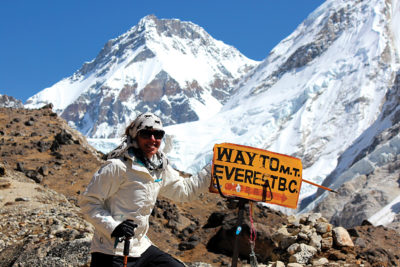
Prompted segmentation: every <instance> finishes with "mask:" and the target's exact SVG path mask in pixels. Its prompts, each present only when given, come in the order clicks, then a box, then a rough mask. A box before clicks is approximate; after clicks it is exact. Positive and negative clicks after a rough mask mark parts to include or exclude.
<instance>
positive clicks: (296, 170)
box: [293, 168, 300, 177]
mask: <svg viewBox="0 0 400 267" xmlns="http://www.w3.org/2000/svg"><path fill="white" fill-rule="evenodd" d="M293 170H294V176H295V177H300V174H299V175H298V176H297V173H298V172H299V171H300V170H299V169H297V168H293Z"/></svg>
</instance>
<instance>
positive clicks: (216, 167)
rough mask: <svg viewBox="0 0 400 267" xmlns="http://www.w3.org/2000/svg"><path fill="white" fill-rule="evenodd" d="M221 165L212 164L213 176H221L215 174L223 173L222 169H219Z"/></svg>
mask: <svg viewBox="0 0 400 267" xmlns="http://www.w3.org/2000/svg"><path fill="white" fill-rule="evenodd" d="M223 167H224V166H222V165H218V164H214V177H215V178H218V179H221V178H222V176H219V175H217V174H219V173H224V172H223V171H222V170H219V169H220V168H223Z"/></svg>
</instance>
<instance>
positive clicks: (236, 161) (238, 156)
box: [234, 150, 246, 165]
mask: <svg viewBox="0 0 400 267" xmlns="http://www.w3.org/2000/svg"><path fill="white" fill-rule="evenodd" d="M239 161H240V162H241V163H239V164H242V165H246V162H245V161H244V157H243V154H242V151H240V150H237V153H236V158H235V161H234V163H238V162H239Z"/></svg>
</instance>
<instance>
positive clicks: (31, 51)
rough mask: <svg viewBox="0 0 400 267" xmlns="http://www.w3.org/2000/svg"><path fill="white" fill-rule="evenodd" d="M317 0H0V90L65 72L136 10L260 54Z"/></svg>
mask: <svg viewBox="0 0 400 267" xmlns="http://www.w3.org/2000/svg"><path fill="white" fill-rule="evenodd" d="M323 2H324V0H212V1H211V0H168V1H167V0H152V1H147V0H140V1H137V0H116V1H106V0H96V1H89V0H64V1H62V0H35V1H31V0H1V2H0V36H1V42H0V94H7V95H10V96H14V97H16V98H18V99H20V100H22V101H23V102H25V101H26V100H27V99H28V98H29V97H31V96H32V95H34V94H36V93H38V92H39V91H41V90H43V89H44V88H46V87H49V86H51V85H53V84H54V83H56V82H58V81H59V80H61V79H63V78H65V77H68V76H70V75H72V74H73V73H74V72H75V71H76V70H78V69H79V68H80V67H81V66H82V64H83V63H84V62H86V61H90V60H92V59H93V58H95V57H96V55H97V53H98V52H100V49H101V48H102V47H103V46H104V44H105V43H106V42H107V41H108V40H109V39H113V38H115V37H117V36H119V35H121V34H123V33H124V32H126V31H127V30H129V29H130V28H131V27H133V26H135V25H136V24H137V23H138V22H139V20H140V19H141V18H143V17H144V16H146V15H149V14H154V15H156V16H157V17H158V18H177V19H180V20H183V21H192V22H193V23H195V24H197V25H199V26H201V27H203V28H204V29H205V30H206V31H207V32H208V33H209V34H210V35H211V36H213V37H214V38H215V39H217V40H221V41H223V42H224V43H226V44H229V45H232V46H234V47H236V48H237V49H238V50H239V51H240V52H242V53H243V54H244V55H245V56H247V57H249V58H251V59H254V60H263V59H265V58H266V57H267V55H268V53H269V52H270V51H271V49H272V48H273V47H274V46H275V45H277V44H278V43H279V42H280V41H281V40H282V39H283V38H285V37H287V36H288V35H289V34H290V33H292V32H293V31H294V30H295V29H296V27H297V26H298V25H299V24H300V23H301V22H302V21H303V20H304V19H306V18H307V16H308V15H309V14H310V13H311V12H312V11H314V10H315V9H316V8H317V7H318V6H320V5H321V4H322V3H323Z"/></svg>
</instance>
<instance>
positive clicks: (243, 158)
mask: <svg viewBox="0 0 400 267" xmlns="http://www.w3.org/2000/svg"><path fill="white" fill-rule="evenodd" d="M302 169H303V167H302V164H301V160H300V159H298V158H294V157H291V156H287V155H283V154H279V153H274V152H270V151H267V150H262V149H258V148H254V147H248V146H242V145H235V144H230V143H222V144H216V145H215V146H214V156H213V166H212V181H211V185H210V192H213V193H218V184H219V186H220V189H221V192H222V193H223V194H224V195H225V196H234V197H239V198H245V199H249V200H254V201H259V202H266V203H270V204H276V205H280V206H284V207H288V208H292V209H296V208H297V202H298V199H299V194H300V188H301V182H302ZM217 179H218V181H217Z"/></svg>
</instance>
